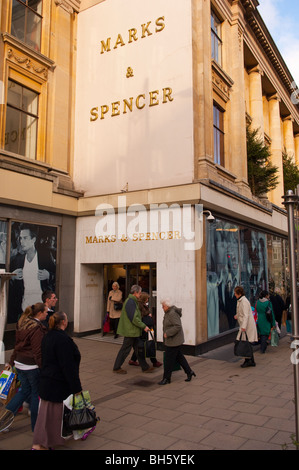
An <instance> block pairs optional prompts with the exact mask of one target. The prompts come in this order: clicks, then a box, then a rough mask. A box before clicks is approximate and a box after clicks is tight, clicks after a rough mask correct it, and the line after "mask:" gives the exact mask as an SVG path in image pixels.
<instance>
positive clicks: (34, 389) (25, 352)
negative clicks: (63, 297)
mask: <svg viewBox="0 0 299 470" xmlns="http://www.w3.org/2000/svg"><path fill="white" fill-rule="evenodd" d="M47 314H48V309H47V307H46V306H45V304H44V303H42V302H38V303H36V304H34V305H31V306H29V307H27V308H26V309H25V311H24V313H23V314H22V315H21V317H20V319H19V321H18V323H17V326H16V343H15V347H14V350H13V353H12V355H11V358H10V361H9V364H8V365H7V366H6V367H7V368H9V367H13V366H15V368H16V371H17V375H18V379H19V380H20V382H21V386H20V388H19V391H18V392H17V393H16V395H15V396H14V397H13V398H12V399H11V400H10V402H9V403H8V404H7V405H6V406H5V410H8V411H10V412H12V413H13V414H14V416H15V415H16V414H17V412H18V410H19V409H20V407H21V406H22V405H23V403H24V402H27V403H29V406H30V417H31V429H32V431H33V430H34V427H35V423H36V419H37V413H38V406H39V379H40V368H41V365H42V353H41V343H42V339H43V338H44V336H45V335H46V333H47V328H46V327H45V326H44V325H43V324H42V322H43V321H44V320H45V319H46V317H47ZM4 413H5V411H4Z"/></svg>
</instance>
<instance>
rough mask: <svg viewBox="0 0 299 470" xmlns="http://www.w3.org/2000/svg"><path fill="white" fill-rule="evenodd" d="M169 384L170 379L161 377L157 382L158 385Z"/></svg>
mask: <svg viewBox="0 0 299 470" xmlns="http://www.w3.org/2000/svg"><path fill="white" fill-rule="evenodd" d="M167 384H170V379H162V380H161V382H158V385H167Z"/></svg>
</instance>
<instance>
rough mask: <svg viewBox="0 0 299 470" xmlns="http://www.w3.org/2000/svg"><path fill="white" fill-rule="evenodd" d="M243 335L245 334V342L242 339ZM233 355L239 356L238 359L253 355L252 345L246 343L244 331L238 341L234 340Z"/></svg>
mask: <svg viewBox="0 0 299 470" xmlns="http://www.w3.org/2000/svg"><path fill="white" fill-rule="evenodd" d="M243 334H245V337H246V339H245V340H243V339H242V337H243ZM234 354H235V356H240V357H252V355H253V349H252V344H251V343H250V342H249V341H248V337H247V333H246V331H242V332H241V335H240V339H239V340H238V339H236V340H235V346H234Z"/></svg>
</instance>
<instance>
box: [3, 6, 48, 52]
mask: <svg viewBox="0 0 299 470" xmlns="http://www.w3.org/2000/svg"><path fill="white" fill-rule="evenodd" d="M14 1H15V2H17V3H18V4H19V5H20V7H23V8H25V10H24V13H25V14H24V24H23V28H24V31H23V38H20V37H19V36H17V35H15V34H14V32H13V3H12V7H11V35H12V36H13V37H15V38H16V39H18V40H19V41H22V42H23V43H24V44H26V45H27V46H29V47H31V48H33V49H34V50H36V51H37V52H41V47H42V29H43V16H42V11H43V0H40V1H41V13H38V12H37V11H35V10H34V9H33V8H32V7H31V6H30V5H28V2H29V0H14ZM29 13H30V14H32V15H35V16H36V17H38V18H39V20H40V24H39V30H40V31H39V35H38V36H39V37H38V38H37V40H38V42H35V44H36V48H35V47H34V45H33V44H32V43H31V42H29V41H28V40H26V36H27V34H28V21H27V20H28V14H29Z"/></svg>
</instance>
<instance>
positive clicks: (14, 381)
mask: <svg viewBox="0 0 299 470" xmlns="http://www.w3.org/2000/svg"><path fill="white" fill-rule="evenodd" d="M11 372H13V373H14V374H15V376H14V378H13V379H12V383H11V385H10V387H9V391H8V394H7V397H6V398H5V399H3V398H1V403H3V405H7V403H9V402H10V400H11V399H12V398H13V397H14V396H15V394H16V393H17V391H18V390H19V388H20V381H19V379H18V375H17V372H16V370H15V368H14V367H13V369H12V371H11Z"/></svg>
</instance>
